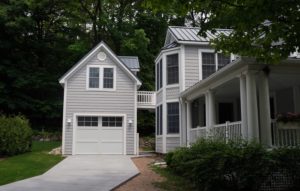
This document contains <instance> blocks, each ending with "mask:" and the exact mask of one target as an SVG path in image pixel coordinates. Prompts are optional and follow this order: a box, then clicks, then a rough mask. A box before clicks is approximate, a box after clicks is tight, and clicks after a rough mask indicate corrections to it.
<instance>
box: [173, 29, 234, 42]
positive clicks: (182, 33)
mask: <svg viewBox="0 0 300 191" xmlns="http://www.w3.org/2000/svg"><path fill="white" fill-rule="evenodd" d="M169 30H170V32H171V33H172V34H173V35H174V37H175V38H176V39H177V40H178V41H191V42H209V41H210V40H213V39H215V38H217V37H218V36H219V35H220V34H224V35H230V33H231V32H232V30H231V29H216V32H215V33H212V32H211V31H207V32H206V35H207V37H202V36H199V35H198V33H199V30H200V29H199V27H182V26H170V27H169Z"/></svg>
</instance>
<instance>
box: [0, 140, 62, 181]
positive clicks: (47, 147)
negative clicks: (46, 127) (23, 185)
mask: <svg viewBox="0 0 300 191" xmlns="http://www.w3.org/2000/svg"><path fill="white" fill-rule="evenodd" d="M60 144H61V142H33V145H32V152H28V153H25V154H21V155H17V156H12V157H8V158H5V159H4V160H1V161H0V185H3V184H7V183H10V182H14V181H17V180H22V179H25V178H29V177H32V176H37V175H40V174H43V173H44V172H46V171H47V170H49V169H50V168H51V167H52V166H54V165H55V164H57V163H58V162H60V161H61V160H63V157H62V156H54V155H49V154H48V152H49V151H51V150H52V149H53V148H56V147H59V146H60Z"/></svg>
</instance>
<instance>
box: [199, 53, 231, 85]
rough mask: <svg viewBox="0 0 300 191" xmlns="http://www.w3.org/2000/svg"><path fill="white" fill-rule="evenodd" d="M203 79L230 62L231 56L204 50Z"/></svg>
mask: <svg viewBox="0 0 300 191" xmlns="http://www.w3.org/2000/svg"><path fill="white" fill-rule="evenodd" d="M201 56H202V79H205V78H207V77H208V76H210V75H211V74H213V73H214V72H216V71H217V70H220V69H221V68H223V67H224V66H226V65H227V64H229V63H230V61H231V60H230V56H226V55H224V54H222V53H214V52H202V55H201Z"/></svg>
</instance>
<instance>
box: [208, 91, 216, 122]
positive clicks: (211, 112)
mask: <svg viewBox="0 0 300 191" xmlns="http://www.w3.org/2000/svg"><path fill="white" fill-rule="evenodd" d="M207 99H208V126H209V127H212V126H213V125H215V124H216V107H215V96H214V93H213V92H212V91H211V90H209V91H208V92H207Z"/></svg>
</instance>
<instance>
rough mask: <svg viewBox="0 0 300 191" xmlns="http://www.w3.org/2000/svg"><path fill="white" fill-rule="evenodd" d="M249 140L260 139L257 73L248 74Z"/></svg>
mask: <svg viewBox="0 0 300 191" xmlns="http://www.w3.org/2000/svg"><path fill="white" fill-rule="evenodd" d="M246 91H247V127H248V140H255V141H259V128H258V109H257V93H256V82H255V75H254V74H253V73H252V72H251V71H249V72H248V73H247V75H246Z"/></svg>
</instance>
